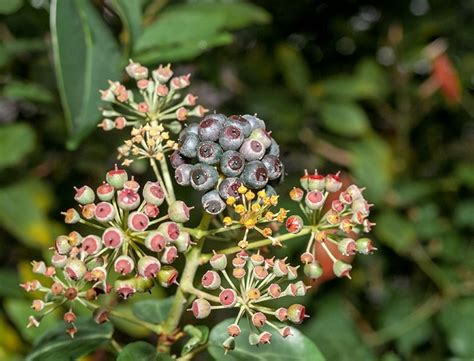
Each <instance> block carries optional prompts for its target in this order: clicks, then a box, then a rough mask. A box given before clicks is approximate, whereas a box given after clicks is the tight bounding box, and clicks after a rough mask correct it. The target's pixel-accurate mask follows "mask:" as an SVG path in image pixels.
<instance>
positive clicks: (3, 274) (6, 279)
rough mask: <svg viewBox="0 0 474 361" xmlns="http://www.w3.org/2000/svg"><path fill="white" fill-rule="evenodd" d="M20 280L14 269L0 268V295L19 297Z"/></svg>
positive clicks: (20, 292)
mask: <svg viewBox="0 0 474 361" xmlns="http://www.w3.org/2000/svg"><path fill="white" fill-rule="evenodd" d="M19 284H20V280H19V278H18V274H17V273H16V272H15V271H14V270H10V269H6V268H3V269H0V297H5V296H6V297H21V296H23V292H22V290H21V288H20V287H19Z"/></svg>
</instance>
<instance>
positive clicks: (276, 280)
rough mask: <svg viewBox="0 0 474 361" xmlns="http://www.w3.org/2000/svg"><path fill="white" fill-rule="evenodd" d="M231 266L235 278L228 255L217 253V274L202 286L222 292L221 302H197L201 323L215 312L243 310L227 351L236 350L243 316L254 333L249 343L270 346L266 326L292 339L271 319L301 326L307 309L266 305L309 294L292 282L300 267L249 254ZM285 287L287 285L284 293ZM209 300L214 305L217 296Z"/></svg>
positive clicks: (213, 261)
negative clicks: (235, 340) (285, 298)
mask: <svg viewBox="0 0 474 361" xmlns="http://www.w3.org/2000/svg"><path fill="white" fill-rule="evenodd" d="M231 263H232V277H231V276H230V275H229V274H228V273H227V271H226V268H227V257H226V256H225V255H223V254H218V253H216V254H214V256H213V257H212V258H211V260H210V264H211V267H212V268H213V270H209V271H207V272H206V273H205V274H204V275H203V277H202V280H201V284H202V286H203V287H204V288H205V289H206V290H208V291H215V290H219V295H218V298H217V300H216V301H218V302H217V305H211V303H210V302H209V301H208V300H207V299H205V298H197V299H196V300H194V302H193V304H192V307H191V309H190V311H192V312H193V314H194V316H195V317H196V318H198V319H201V318H206V317H207V316H209V314H210V313H211V310H214V309H221V308H237V309H238V310H239V311H238V314H237V317H236V319H235V321H234V323H232V324H231V325H230V326H229V327H228V328H227V333H228V334H229V338H228V339H227V340H226V341H225V342H224V344H223V345H224V347H225V349H226V350H231V349H232V348H233V346H234V339H235V338H236V337H237V336H239V335H240V333H241V330H240V327H239V323H240V321H241V319H242V317H243V316H245V317H246V318H247V319H248V321H249V325H250V326H251V327H252V329H253V330H252V332H251V333H250V336H249V340H248V341H249V343H250V344H251V345H259V344H266V343H270V341H271V338H272V334H271V333H270V332H268V331H263V330H262V328H263V327H264V326H266V325H268V326H270V327H272V328H274V329H275V330H277V331H278V332H279V334H280V335H281V336H282V337H287V336H290V335H291V333H290V327H288V326H279V325H277V324H275V323H274V321H272V320H271V319H270V318H274V319H275V320H276V321H277V322H279V323H283V322H287V321H290V322H292V323H295V324H300V323H301V322H303V320H304V318H305V317H307V316H306V315H305V307H304V306H302V305H300V304H292V305H291V306H289V307H288V308H285V307H280V308H277V309H274V308H271V307H267V306H265V305H264V304H265V302H268V301H272V300H275V299H280V298H282V297H296V296H304V295H305V294H306V290H307V289H308V288H309V287H308V286H306V285H305V284H304V283H303V282H302V281H296V282H292V281H295V280H296V279H297V277H298V272H297V267H292V266H290V265H288V264H286V262H285V259H274V258H264V257H263V256H262V255H260V254H259V253H255V254H252V255H249V254H248V253H247V252H245V251H241V252H239V253H238V254H237V255H236V257H234V258H233V259H232V262H231ZM219 273H220V274H221V275H222V277H221V276H220V275H219ZM232 279H233V280H232ZM285 283H287V285H286V287H285V288H284V289H283V285H284V284H285ZM224 285H225V286H224ZM206 295H207V294H206ZM209 296H211V295H209ZM208 298H209V299H210V300H211V301H213V302H214V298H215V296H211V297H208ZM262 304H263V305H262Z"/></svg>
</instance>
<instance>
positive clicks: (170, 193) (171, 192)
mask: <svg viewBox="0 0 474 361" xmlns="http://www.w3.org/2000/svg"><path fill="white" fill-rule="evenodd" d="M160 168H161V172H162V173H163V178H164V181H165V185H166V190H167V191H168V197H169V198H168V201H169V202H170V203H171V202H174V201H175V200H176V197H175V195H174V186H173V181H172V180H171V175H170V171H169V168H168V163H167V162H166V158H165V157H163V158H162V159H161V160H160Z"/></svg>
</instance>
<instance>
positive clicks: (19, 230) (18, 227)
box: [0, 180, 56, 248]
mask: <svg viewBox="0 0 474 361" xmlns="http://www.w3.org/2000/svg"><path fill="white" fill-rule="evenodd" d="M51 197H52V195H51V193H50V192H49V190H48V188H47V187H46V185H45V184H44V183H42V182H40V181H39V180H27V181H22V182H19V183H16V184H14V185H12V186H8V187H4V188H0V224H1V225H2V226H3V227H4V228H5V229H6V230H8V231H9V232H10V233H11V234H12V235H14V236H15V237H16V238H18V239H19V240H20V241H22V242H24V243H26V244H27V245H29V246H32V247H36V248H42V247H46V246H50V245H51V239H53V236H54V234H53V233H54V232H55V231H56V230H55V229H53V228H52V223H51V222H50V221H49V220H48V217H47V214H46V209H45V208H47V206H48V205H49V204H50V203H51Z"/></svg>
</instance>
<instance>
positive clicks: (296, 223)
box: [285, 216, 304, 234]
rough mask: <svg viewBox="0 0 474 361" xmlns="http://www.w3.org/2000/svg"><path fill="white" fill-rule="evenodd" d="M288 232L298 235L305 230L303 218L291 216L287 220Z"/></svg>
mask: <svg viewBox="0 0 474 361" xmlns="http://www.w3.org/2000/svg"><path fill="white" fill-rule="evenodd" d="M285 225H286V230H287V231H288V232H290V233H293V234H296V233H299V232H300V231H301V230H302V229H303V225H304V222H303V218H301V217H300V216H290V217H288V218H287V220H286V224H285Z"/></svg>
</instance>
